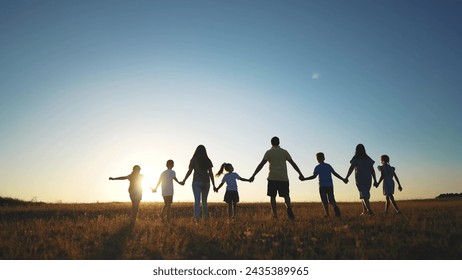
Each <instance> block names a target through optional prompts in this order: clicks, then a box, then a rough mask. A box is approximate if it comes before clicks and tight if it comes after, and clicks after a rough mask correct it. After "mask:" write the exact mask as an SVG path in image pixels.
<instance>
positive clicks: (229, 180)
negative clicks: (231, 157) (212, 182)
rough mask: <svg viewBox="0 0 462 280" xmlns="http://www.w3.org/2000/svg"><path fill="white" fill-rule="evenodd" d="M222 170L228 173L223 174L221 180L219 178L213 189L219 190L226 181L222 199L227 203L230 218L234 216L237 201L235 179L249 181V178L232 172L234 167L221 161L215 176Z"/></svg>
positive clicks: (221, 172) (237, 194)
mask: <svg viewBox="0 0 462 280" xmlns="http://www.w3.org/2000/svg"><path fill="white" fill-rule="evenodd" d="M223 170H226V171H227V172H228V173H226V174H225V176H223V180H221V183H220V185H219V186H218V187H217V188H214V189H213V190H214V191H215V192H218V190H220V188H221V187H222V186H223V185H224V184H225V183H226V193H225V197H224V199H223V200H224V201H225V202H226V203H228V217H229V219H230V220H232V219H235V217H236V204H237V203H238V202H239V193H238V191H237V180H240V181H246V182H250V181H249V179H245V178H242V177H241V176H239V174H237V173H236V172H234V167H233V166H232V165H231V163H223V164H222V165H221V168H220V170H219V171H218V173H217V174H216V175H215V176H216V177H219V176H220V175H221V174H223Z"/></svg>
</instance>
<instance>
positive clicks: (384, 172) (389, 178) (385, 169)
mask: <svg viewBox="0 0 462 280" xmlns="http://www.w3.org/2000/svg"><path fill="white" fill-rule="evenodd" d="M380 160H381V162H382V165H380V166H378V167H377V168H378V169H379V171H380V178H379V181H378V182H377V183H376V184H375V185H374V186H375V187H376V188H377V187H378V186H379V185H380V183H381V182H382V180H383V195H385V197H386V201H385V210H384V211H383V212H384V213H385V214H386V213H388V208H389V207H390V203H391V204H392V205H393V208H395V211H396V213H397V214H401V211H400V210H399V208H398V204H396V201H395V198H394V197H393V194H394V193H395V181H393V177H394V178H395V179H396V182H398V190H399V191H402V190H403V187H401V183H400V182H399V179H398V175H396V172H395V168H394V167H393V166H391V165H390V157H389V156H387V155H382V156H381V157H380Z"/></svg>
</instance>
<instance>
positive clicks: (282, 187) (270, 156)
mask: <svg viewBox="0 0 462 280" xmlns="http://www.w3.org/2000/svg"><path fill="white" fill-rule="evenodd" d="M271 145H272V147H271V149H269V150H268V151H266V153H265V155H264V156H263V160H262V161H261V162H260V164H259V165H258V166H257V168H256V169H255V172H254V173H253V175H252V177H250V178H249V181H250V182H253V180H254V179H255V175H257V173H258V172H260V170H261V169H262V168H263V166H265V164H266V163H267V162H269V174H268V188H267V195H268V196H269V197H270V203H271V210H272V212H273V218H277V217H278V214H277V204H276V195H277V194H279V197H284V202H285V204H286V207H287V216H288V217H289V219H291V220H293V219H294V218H295V216H294V213H293V211H292V207H291V203H290V195H289V193H290V191H289V176H288V175H287V164H286V161H288V162H289V163H290V164H291V165H292V167H293V168H294V169H295V171H297V172H298V174H299V177H303V174H302V172H301V171H300V169H299V168H298V166H297V164H296V163H295V162H294V161H293V160H292V157H291V156H290V154H289V152H287V151H286V150H284V149H282V148H281V147H279V138H278V137H273V138H272V139H271Z"/></svg>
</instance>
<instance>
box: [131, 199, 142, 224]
mask: <svg viewBox="0 0 462 280" xmlns="http://www.w3.org/2000/svg"><path fill="white" fill-rule="evenodd" d="M139 206H140V202H139V201H132V216H131V220H132V222H134V221H135V220H136V216H137V215H138V208H139Z"/></svg>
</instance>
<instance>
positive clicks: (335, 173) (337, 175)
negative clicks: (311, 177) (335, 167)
mask: <svg viewBox="0 0 462 280" xmlns="http://www.w3.org/2000/svg"><path fill="white" fill-rule="evenodd" d="M332 175H334V176H335V177H337V178H339V179H340V180H342V181H343V182H345V178H343V177H342V176H340V175H339V174H338V173H337V172H335V171H332Z"/></svg>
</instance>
